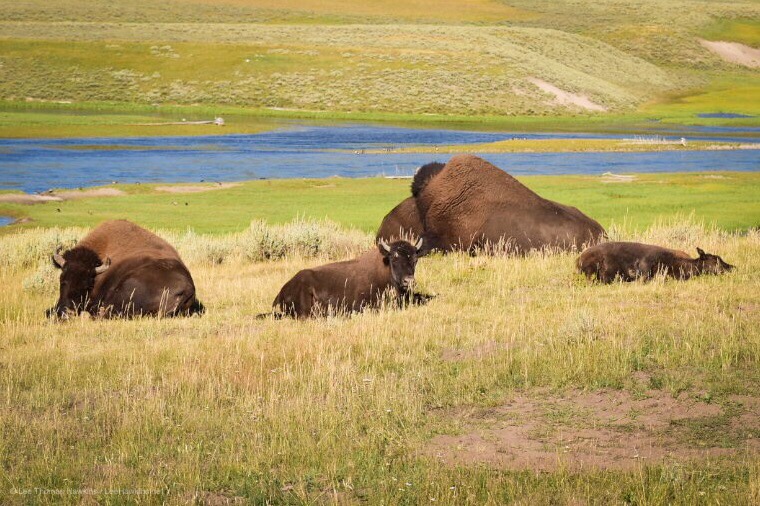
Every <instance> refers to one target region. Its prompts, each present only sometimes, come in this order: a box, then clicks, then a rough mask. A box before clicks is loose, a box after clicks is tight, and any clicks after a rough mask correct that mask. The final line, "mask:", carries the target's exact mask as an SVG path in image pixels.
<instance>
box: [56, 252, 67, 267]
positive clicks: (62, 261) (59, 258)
mask: <svg viewBox="0 0 760 506" xmlns="http://www.w3.org/2000/svg"><path fill="white" fill-rule="evenodd" d="M53 265H54V266H55V267H57V268H59V269H63V266H64V265H66V259H65V258H63V255H61V254H60V253H59V252H58V251H56V252H55V253H53Z"/></svg>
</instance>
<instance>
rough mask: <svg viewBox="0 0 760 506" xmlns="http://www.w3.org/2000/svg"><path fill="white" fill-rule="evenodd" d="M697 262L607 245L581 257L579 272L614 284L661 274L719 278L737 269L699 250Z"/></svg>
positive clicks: (678, 254) (652, 249) (631, 245)
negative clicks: (720, 275)
mask: <svg viewBox="0 0 760 506" xmlns="http://www.w3.org/2000/svg"><path fill="white" fill-rule="evenodd" d="M697 253H699V257H698V258H691V257H690V256H689V255H688V253H686V252H684V251H678V250H673V249H668V248H662V247H660V246H653V245H651V244H641V243H636V242H607V243H603V244H597V245H596V246H592V247H590V248H587V249H586V250H585V251H584V252H583V253H581V255H580V257H578V262H577V266H578V270H579V271H581V272H582V273H583V274H585V275H586V277H588V278H590V279H593V278H595V279H597V280H599V281H601V282H602V283H612V282H613V281H614V280H615V279H620V280H622V281H633V280H635V279H644V280H648V279H651V278H652V277H654V276H655V275H656V274H658V273H662V274H664V275H665V276H668V277H673V278H676V279H689V278H691V277H693V276H699V275H701V274H720V273H722V272H727V271H730V270H731V269H733V268H734V266H733V265H729V264H727V263H726V262H724V261H723V259H722V258H720V257H719V256H717V255H710V254H709V253H705V252H704V251H702V250H701V249H700V248H697Z"/></svg>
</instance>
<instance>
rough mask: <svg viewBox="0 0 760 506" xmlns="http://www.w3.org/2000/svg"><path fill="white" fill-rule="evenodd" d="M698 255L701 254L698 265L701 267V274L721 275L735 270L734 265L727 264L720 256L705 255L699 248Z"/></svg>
mask: <svg viewBox="0 0 760 506" xmlns="http://www.w3.org/2000/svg"><path fill="white" fill-rule="evenodd" d="M697 253H699V258H698V259H697V265H698V266H699V270H700V272H703V273H705V274H720V273H722V272H728V271H730V270H732V269H734V266H733V265H730V264H727V263H726V262H724V261H723V259H722V258H721V257H719V256H718V255H711V254H710V253H705V252H704V251H703V250H702V249H701V248H697Z"/></svg>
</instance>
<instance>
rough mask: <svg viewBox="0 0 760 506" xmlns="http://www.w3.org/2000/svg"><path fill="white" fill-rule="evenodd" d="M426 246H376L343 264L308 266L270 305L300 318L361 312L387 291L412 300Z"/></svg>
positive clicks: (278, 312) (280, 312)
mask: <svg viewBox="0 0 760 506" xmlns="http://www.w3.org/2000/svg"><path fill="white" fill-rule="evenodd" d="M421 246H422V241H421V240H419V241H418V242H417V244H416V245H412V244H411V243H409V242H407V241H396V242H393V243H391V244H390V245H389V244H387V243H386V242H385V241H384V240H382V239H380V241H379V242H378V247H377V248H376V249H372V250H370V251H368V252H367V253H365V254H363V255H362V256H360V257H358V258H355V259H353V260H348V261H345V262H336V263H332V264H327V265H322V266H319V267H315V268H313V269H304V270H302V271H300V272H298V273H297V274H296V275H295V276H293V278H292V279H291V280H290V281H288V282H287V283H285V285H284V286H283V287H282V289H281V290H280V293H279V294H278V295H277V297H276V298H275V300H274V302H273V303H272V306H273V308H274V311H275V314H276V315H286V316H292V317H296V318H308V317H311V316H326V315H327V314H332V313H348V312H354V311H362V310H364V309H365V308H368V307H377V306H379V305H380V304H381V303H382V301H383V297H384V296H385V295H386V294H392V295H393V296H395V298H396V300H408V299H409V298H410V296H411V295H412V289H413V286H414V271H415V267H416V265H417V256H418V252H419V250H420V248H421Z"/></svg>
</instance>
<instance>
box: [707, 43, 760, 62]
mask: <svg viewBox="0 0 760 506" xmlns="http://www.w3.org/2000/svg"><path fill="white" fill-rule="evenodd" d="M698 40H699V43H700V44H702V46H703V47H705V48H707V49H709V50H710V51H712V52H713V53H715V54H717V55H718V56H720V57H721V58H723V59H724V60H725V61H727V62H731V63H738V64H739V65H743V66H745V67H750V68H760V49H755V48H753V47H750V46H745V45H744V44H740V43H738V42H722V41H710V40H704V39H698Z"/></svg>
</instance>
